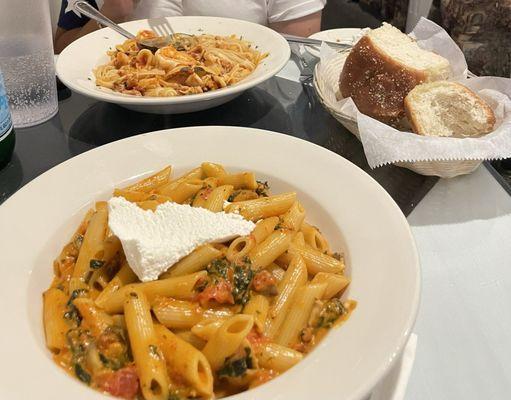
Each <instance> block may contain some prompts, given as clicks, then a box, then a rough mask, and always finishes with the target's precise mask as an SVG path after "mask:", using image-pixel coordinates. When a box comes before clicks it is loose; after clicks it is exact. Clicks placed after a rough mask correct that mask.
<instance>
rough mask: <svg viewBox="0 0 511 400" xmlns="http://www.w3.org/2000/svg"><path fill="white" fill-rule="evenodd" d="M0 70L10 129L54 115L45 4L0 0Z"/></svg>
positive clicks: (54, 92)
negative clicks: (9, 114) (9, 112)
mask: <svg viewBox="0 0 511 400" xmlns="http://www.w3.org/2000/svg"><path fill="white" fill-rule="evenodd" d="M0 9H1V10H2V12H1V13H0V70H2V73H3V75H4V80H5V87H6V90H7V95H8V97H9V106H10V109H11V114H12V119H13V122H14V127H16V128H23V127H28V126H33V125H37V124H39V123H41V122H44V121H47V120H48V119H50V118H51V117H53V116H54V115H55V114H56V113H57V111H58V102H57V87H56V79H55V62H54V56H53V40H52V28H51V20H50V8H49V2H48V0H16V1H13V0H0Z"/></svg>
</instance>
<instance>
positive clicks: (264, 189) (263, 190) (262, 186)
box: [255, 181, 270, 197]
mask: <svg viewBox="0 0 511 400" xmlns="http://www.w3.org/2000/svg"><path fill="white" fill-rule="evenodd" d="M268 190H270V185H268V182H266V181H265V182H261V181H257V188H256V190H255V192H256V193H257V195H258V196H263V197H268Z"/></svg>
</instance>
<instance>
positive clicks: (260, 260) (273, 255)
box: [249, 230, 293, 269]
mask: <svg viewBox="0 0 511 400" xmlns="http://www.w3.org/2000/svg"><path fill="white" fill-rule="evenodd" d="M292 238H293V236H292V235H291V233H290V232H286V231H280V230H279V231H274V232H273V233H272V234H270V236H268V237H267V238H266V239H264V240H263V242H261V243H260V244H259V245H257V246H256V247H255V248H254V249H253V250H252V251H250V253H249V258H250V260H251V261H252V266H253V267H254V268H255V269H261V268H264V267H267V266H268V265H270V264H271V263H272V262H273V261H275V260H276V259H277V258H278V257H279V256H280V255H281V254H283V253H284V252H285V251H286V250H287V249H288V248H289V244H290V243H291V239H292Z"/></svg>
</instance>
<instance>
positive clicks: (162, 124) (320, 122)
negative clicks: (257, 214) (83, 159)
mask: <svg viewBox="0 0 511 400" xmlns="http://www.w3.org/2000/svg"><path fill="white" fill-rule="evenodd" d="M310 89H311V88H307V90H304V87H303V86H302V85H301V84H300V83H297V82H294V81H291V80H287V79H283V78H279V77H274V78H272V79H270V80H269V81H267V82H265V83H263V84H261V85H259V86H258V87H255V88H253V89H251V90H248V91H247V92H245V93H244V94H242V95H241V96H239V97H238V98H236V99H235V100H233V101H231V102H229V103H227V104H225V105H222V106H219V107H216V108H214V109H211V110H206V111H202V112H197V113H191V114H182V115H153V114H144V113H138V112H134V111H130V110H127V109H124V108H122V107H119V106H117V105H114V104H109V103H103V102H98V101H95V100H93V99H89V98H86V97H83V96H81V95H78V94H75V93H71V92H70V91H69V89H67V88H65V87H61V88H60V90H59V99H60V101H59V113H58V114H57V115H56V116H55V117H53V118H52V119H51V120H49V121H48V122H46V123H44V124H41V125H38V126H35V127H31V128H26V129H18V130H17V131H16V141H17V143H16V148H15V154H14V156H13V159H12V161H11V162H10V164H9V165H8V166H7V167H6V168H5V169H4V170H2V171H0V202H3V201H5V200H6V199H7V198H8V197H9V196H11V195H12V194H13V193H14V192H15V191H16V190H18V189H19V188H21V187H22V186H23V185H25V184H26V183H28V182H30V181H31V180H32V179H34V178H35V177H37V176H38V175H39V174H41V173H43V172H45V171H46V170H48V169H50V168H51V167H53V166H55V165H57V164H59V163H61V162H63V161H65V160H67V159H69V158H71V157H73V156H75V155H77V154H80V153H82V152H84V151H87V150H90V149H92V148H94V147H97V146H101V145H103V144H106V143H109V142H112V141H115V140H119V139H123V138H126V137H129V136H133V135H137V134H140V133H145V132H150V131H155V130H160V129H166V128H176V127H183V126H194V125H231V126H248V127H253V128H260V129H267V130H272V131H276V132H281V133H284V134H288V135H292V136H296V137H299V138H302V139H305V140H308V141H311V142H313V143H316V144H319V145H321V146H323V147H326V148H327V149H330V150H332V151H334V152H335V153H337V154H340V155H342V156H343V157H345V158H347V159H349V160H350V161H352V162H353V163H355V164H356V165H358V166H359V167H360V168H362V169H364V170H365V171H366V172H368V173H369V174H370V175H371V176H372V177H373V178H375V179H376V180H377V181H378V182H379V183H380V184H381V185H382V186H383V187H384V188H385V189H386V190H387V191H388V192H389V193H390V195H391V196H392V197H393V198H394V199H395V201H396V202H397V203H398V205H399V206H400V207H401V209H402V210H403V212H404V213H405V215H408V214H409V213H410V212H411V210H412V209H413V208H414V207H415V205H417V204H418V202H419V201H420V200H421V199H422V197H423V196H424V195H425V194H426V193H427V192H428V191H429V190H430V189H431V187H432V186H433V185H434V184H435V182H436V181H437V179H436V178H433V177H424V176H421V175H417V174H415V173H413V172H411V171H409V170H407V169H403V168H398V167H394V166H385V167H382V168H378V169H375V170H371V169H370V168H369V166H368V165H367V162H366V160H365V156H364V153H363V149H362V146H361V144H360V143H359V141H358V140H357V139H356V138H355V137H354V136H353V135H352V134H351V133H350V132H348V131H347V130H346V129H345V128H344V127H342V126H341V125H340V124H339V123H338V122H337V121H336V120H335V119H334V118H333V117H331V116H330V115H329V114H328V113H327V112H326V111H325V110H324V109H323V108H322V106H321V105H320V104H319V103H318V101H317V99H316V98H315V95H314V93H313V91H312V90H310ZM283 156H285V155H283Z"/></svg>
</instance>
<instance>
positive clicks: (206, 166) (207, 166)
mask: <svg viewBox="0 0 511 400" xmlns="http://www.w3.org/2000/svg"><path fill="white" fill-rule="evenodd" d="M201 168H202V171H203V172H204V175H206V176H207V177H210V176H212V177H215V178H218V177H220V176H222V175H225V174H227V172H226V171H225V168H224V167H223V166H221V165H220V164H215V163H211V162H203V163H202V164H201Z"/></svg>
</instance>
